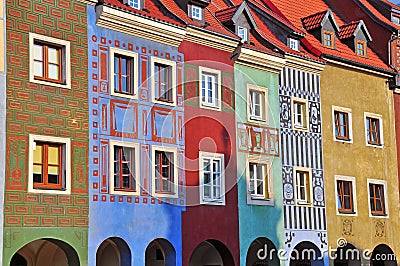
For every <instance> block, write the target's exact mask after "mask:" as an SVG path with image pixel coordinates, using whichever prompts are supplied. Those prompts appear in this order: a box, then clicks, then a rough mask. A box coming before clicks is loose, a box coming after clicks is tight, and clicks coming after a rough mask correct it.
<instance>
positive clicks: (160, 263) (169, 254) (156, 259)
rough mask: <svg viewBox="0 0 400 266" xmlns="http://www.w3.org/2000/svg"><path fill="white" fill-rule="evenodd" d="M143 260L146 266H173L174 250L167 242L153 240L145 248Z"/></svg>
mask: <svg viewBox="0 0 400 266" xmlns="http://www.w3.org/2000/svg"><path fill="white" fill-rule="evenodd" d="M145 259H146V263H145V265H146V266H175V265H176V252H175V248H174V247H173V246H172V244H171V243H170V242H169V241H168V240H165V239H161V238H158V239H155V240H153V241H152V242H151V243H150V244H149V245H148V246H147V248H146V255H145Z"/></svg>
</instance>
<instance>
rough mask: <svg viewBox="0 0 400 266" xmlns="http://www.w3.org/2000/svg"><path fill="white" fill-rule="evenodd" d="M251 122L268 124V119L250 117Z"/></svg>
mask: <svg viewBox="0 0 400 266" xmlns="http://www.w3.org/2000/svg"><path fill="white" fill-rule="evenodd" d="M249 120H250V122H259V123H267V120H266V119H264V118H262V117H257V116H250V117H249Z"/></svg>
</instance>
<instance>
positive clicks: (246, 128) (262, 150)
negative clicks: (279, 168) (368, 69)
mask: <svg viewBox="0 0 400 266" xmlns="http://www.w3.org/2000/svg"><path fill="white" fill-rule="evenodd" d="M237 136H238V138H239V145H238V148H239V151H242V152H250V153H255V154H262V155H270V156H277V157H279V131H278V130H277V129H275V128H269V127H261V126H254V125H247V124H242V123H238V124H237Z"/></svg>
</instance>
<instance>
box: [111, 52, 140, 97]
mask: <svg viewBox="0 0 400 266" xmlns="http://www.w3.org/2000/svg"><path fill="white" fill-rule="evenodd" d="M110 55H111V60H110V61H111V66H110V71H111V73H110V77H111V80H110V83H111V94H112V95H117V96H120V97H127V98H134V99H137V95H138V69H137V65H138V56H137V54H136V53H133V52H129V51H125V50H121V49H116V48H111V49H110Z"/></svg>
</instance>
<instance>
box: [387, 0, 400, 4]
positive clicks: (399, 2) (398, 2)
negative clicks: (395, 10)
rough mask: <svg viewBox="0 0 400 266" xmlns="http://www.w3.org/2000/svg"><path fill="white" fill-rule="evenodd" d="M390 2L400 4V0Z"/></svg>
mask: <svg viewBox="0 0 400 266" xmlns="http://www.w3.org/2000/svg"><path fill="white" fill-rule="evenodd" d="M389 1H390V2H392V3H394V4H396V5H399V4H400V1H399V0H389Z"/></svg>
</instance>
